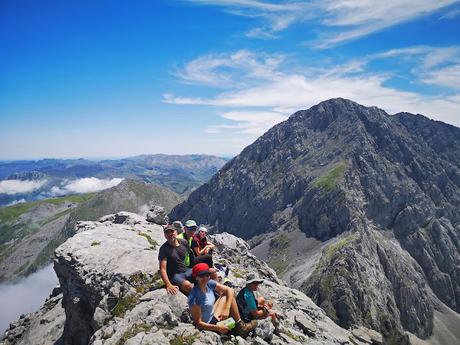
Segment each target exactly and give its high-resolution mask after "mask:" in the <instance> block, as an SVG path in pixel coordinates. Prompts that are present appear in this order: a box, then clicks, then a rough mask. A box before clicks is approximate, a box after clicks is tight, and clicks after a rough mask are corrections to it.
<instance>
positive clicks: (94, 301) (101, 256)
mask: <svg viewBox="0 0 460 345" xmlns="http://www.w3.org/2000/svg"><path fill="white" fill-rule="evenodd" d="M122 216H123V217H125V219H124V220H123V223H122V224H117V223H115V222H114V221H111V220H106V221H104V222H102V223H101V222H85V223H80V224H79V227H80V229H79V230H80V231H79V232H78V233H77V234H76V235H75V236H73V237H72V238H70V239H69V240H67V241H66V242H65V243H64V244H62V245H61V246H60V247H59V248H58V249H57V250H56V257H55V270H56V273H57V275H58V278H59V281H60V284H61V288H62V293H63V295H59V296H58V297H53V298H54V299H55V300H56V301H57V299H59V301H61V298H62V305H63V307H64V309H65V310H62V309H60V314H59V315H60V318H59V320H61V328H60V333H58V334H56V336H57V339H59V337H60V339H61V340H60V341H62V342H63V344H71V345H74V344H85V345H86V344H93V345H119V344H131V345H148V344H170V343H171V341H175V342H177V343H184V344H191V343H193V344H195V345H197V344H209V345H214V344H218V345H223V344H241V345H249V344H269V343H273V344H301V343H304V342H305V341H306V340H307V339H308V337H307V336H306V335H304V333H303V332H302V329H301V328H300V327H299V326H298V325H297V324H295V322H292V321H291V316H292V315H294V314H293V313H295V315H297V316H298V317H301V315H303V316H304V317H305V318H306V319H308V320H312V321H311V322H312V323H313V324H314V325H315V326H316V329H317V331H316V333H315V336H314V338H310V340H313V342H312V344H315V342H316V343H317V344H331V345H339V344H343V340H344V339H348V338H349V337H351V333H350V332H349V331H347V330H345V329H343V328H341V327H339V326H338V325H336V324H335V323H334V322H333V321H332V320H331V319H329V318H328V317H327V316H326V313H325V312H324V311H323V310H321V309H320V308H318V307H317V306H316V305H315V304H314V303H313V302H312V300H311V299H310V298H308V297H307V296H306V295H305V294H303V293H302V292H300V291H298V290H294V289H291V288H289V287H287V286H285V284H282V282H281V281H280V279H279V278H278V277H277V276H276V273H275V272H274V271H273V270H272V269H270V268H269V267H268V266H267V265H266V264H265V263H264V262H262V261H260V260H259V259H257V258H256V257H255V256H254V255H252V254H251V253H250V252H249V251H248V250H247V248H248V245H247V243H245V242H244V241H243V240H241V239H238V238H236V237H235V236H233V235H230V234H218V235H215V236H213V235H210V240H211V241H212V242H213V243H215V244H216V249H215V253H214V258H215V261H216V262H219V263H223V264H227V265H228V266H229V268H230V274H229V278H230V280H231V281H232V283H233V284H234V285H235V286H236V292H238V291H239V289H241V288H242V287H243V286H244V279H243V278H242V277H244V276H246V275H247V274H248V273H250V272H257V273H258V274H259V275H260V276H261V277H262V278H263V279H264V284H262V285H261V286H260V293H261V294H262V295H263V296H265V297H266V298H267V300H272V301H273V303H274V308H275V310H276V311H277V312H278V313H279V315H280V320H281V325H280V327H279V333H278V334H277V335H275V334H274V327H273V325H272V323H271V321H270V320H268V319H266V320H261V321H260V324H259V327H258V328H257V330H256V331H255V332H253V334H251V335H250V336H249V337H247V338H246V339H243V338H241V337H235V336H233V335H225V336H220V335H219V334H217V333H214V332H209V331H199V330H198V329H196V328H195V327H194V326H193V325H192V323H191V319H190V315H189V310H188V305H187V298H186V297H185V296H184V295H183V294H181V293H179V294H176V295H173V296H172V295H168V294H167V293H166V290H165V289H164V288H162V287H161V285H157V284H156V283H155V281H156V280H158V274H157V270H158V262H157V256H158V249H159V244H161V243H163V242H164V238H163V230H162V227H161V226H159V225H156V224H152V223H150V222H147V221H146V220H145V219H144V220H142V219H141V220H140V221H139V218H138V217H137V216H136V215H134V214H128V213H122ZM115 218H116V217H114V218H113V219H114V220H115ZM118 219H120V218H118ZM226 243H228V246H226V245H225V244H226ZM61 296H62V297H61ZM55 300H53V301H55ZM53 303H54V302H53ZM57 305H58V304H55V305H54V308H56V306H57ZM49 307H50V306H49ZM64 316H65V326H64V330H63V332H62V326H63V325H64ZM37 322H38V324H39V325H38V326H37V327H38V328H30V325H31V324H35V323H37ZM47 325H48V323H46V322H45V323H44V324H41V325H40V322H39V321H38V319H36V316H30V317H27V321H26V319H24V320H23V321H20V322H19V323H18V324H17V326H16V327H13V329H17V331H16V333H18V334H22V336H21V337H15V336H14V335H13V333H11V334H7V337H6V338H5V339H4V342H5V345H6V344H8V345H12V344H16V343H18V342H17V340H15V339H18V338H20V339H24V341H22V340H21V341H22V342H21V344H24V345H26V344H29V345H37V344H40V342H36V340H37V338H31V337H25V335H26V334H31V332H32V330H33V332H34V334H38V335H42V334H43V333H44V332H47V329H48V328H47ZM312 327H313V326H312ZM16 333H14V334H16ZM8 336H9V337H10V338H13V341H10V340H8V339H9V338H8ZM44 344H45V343H44Z"/></svg>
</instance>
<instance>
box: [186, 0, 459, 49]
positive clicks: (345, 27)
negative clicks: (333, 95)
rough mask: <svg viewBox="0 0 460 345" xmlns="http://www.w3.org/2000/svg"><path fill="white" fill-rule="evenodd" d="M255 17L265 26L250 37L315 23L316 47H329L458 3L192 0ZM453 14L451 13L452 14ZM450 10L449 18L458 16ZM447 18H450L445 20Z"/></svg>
mask: <svg viewBox="0 0 460 345" xmlns="http://www.w3.org/2000/svg"><path fill="white" fill-rule="evenodd" d="M189 1H190V2H192V3H196V4H200V5H211V6H218V7H221V8H223V9H224V10H225V11H227V12H229V13H231V14H234V15H238V16H246V17H251V18H254V20H256V21H258V22H261V24H262V26H259V27H256V28H253V29H251V30H250V31H249V32H248V33H247V35H248V36H249V37H254V38H262V39H273V38H277V37H278V36H279V35H277V34H278V33H280V32H281V31H283V30H285V29H287V28H288V27H290V26H291V25H293V24H295V23H301V22H307V21H308V22H311V23H312V22H314V23H316V24H318V25H319V28H321V30H322V31H323V36H322V37H320V39H319V41H318V42H317V47H320V48H326V47H330V46H334V45H337V44H340V43H342V42H345V41H349V40H352V39H357V38H359V37H363V36H366V35H369V34H371V33H374V32H377V31H380V30H383V29H385V28H388V27H391V26H393V25H397V24H400V23H403V22H407V21H410V20H412V19H414V18H417V17H419V16H423V15H427V14H430V13H433V12H434V11H437V10H440V9H442V8H446V7H447V6H449V5H451V4H453V3H455V2H458V0H439V1H432V0H405V1H400V0H386V1H381V0H353V1H350V0H314V1H306V0H298V1H291V0H284V1H280V2H278V3H276V4H275V3H273V2H268V1H250V0H189ZM449 13H450V14H449ZM456 15H457V13H456V12H455V11H450V12H448V14H447V15H446V16H449V18H450V17H452V16H456ZM446 18H447V17H446Z"/></svg>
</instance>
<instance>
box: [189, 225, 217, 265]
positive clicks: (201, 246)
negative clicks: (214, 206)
mask: <svg viewBox="0 0 460 345" xmlns="http://www.w3.org/2000/svg"><path fill="white" fill-rule="evenodd" d="M207 232H208V229H206V228H205V227H204V226H201V227H200V228H199V229H198V234H195V236H193V240H192V244H191V248H192V250H193V253H194V254H195V259H196V260H200V259H201V261H200V262H206V263H207V264H208V265H209V266H214V264H213V261H212V250H213V249H214V247H215V246H214V244H212V243H211V242H209V241H208V239H207V238H206V234H207ZM206 256H207V258H208V259H207V260H204V258H205V257H206ZM196 260H195V261H196Z"/></svg>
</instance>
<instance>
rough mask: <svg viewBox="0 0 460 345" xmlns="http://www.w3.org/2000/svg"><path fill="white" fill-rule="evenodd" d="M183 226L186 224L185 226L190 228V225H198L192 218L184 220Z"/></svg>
mask: <svg viewBox="0 0 460 345" xmlns="http://www.w3.org/2000/svg"><path fill="white" fill-rule="evenodd" d="M185 226H186V227H187V228H191V227H194V226H195V227H198V226H197V225H196V223H195V221H194V220H192V219H189V220H187V221H186V222H185Z"/></svg>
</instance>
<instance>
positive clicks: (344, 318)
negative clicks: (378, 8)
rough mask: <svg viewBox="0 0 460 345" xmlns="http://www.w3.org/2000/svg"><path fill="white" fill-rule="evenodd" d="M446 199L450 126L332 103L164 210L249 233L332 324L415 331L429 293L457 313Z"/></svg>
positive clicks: (458, 169)
mask: <svg viewBox="0 0 460 345" xmlns="http://www.w3.org/2000/svg"><path fill="white" fill-rule="evenodd" d="M458 200H460V129H459V128H456V127H453V126H448V125H444V124H443V123H440V122H436V121H431V120H429V119H427V118H426V117H423V116H421V115H411V114H407V113H406V114H404V115H400V116H393V115H388V114H387V113H386V112H385V111H383V110H381V109H379V108H377V107H365V106H362V105H360V104H358V103H356V102H353V101H350V100H346V99H343V98H337V99H331V100H327V101H324V102H322V103H320V104H318V105H315V106H313V107H311V108H310V109H308V110H301V111H298V112H296V113H295V114H293V115H292V116H291V117H290V118H289V119H288V120H287V121H285V122H282V123H280V124H278V125H276V126H275V127H273V128H272V129H270V130H269V131H268V132H266V133H265V134H264V135H263V136H262V137H260V138H259V139H257V140H256V141H255V142H254V143H253V144H251V145H249V146H248V147H246V148H245V149H244V150H243V151H242V152H241V154H240V155H238V156H237V157H235V158H234V159H233V160H232V161H230V162H229V163H228V164H227V165H226V166H225V167H224V169H221V170H220V171H219V173H218V174H216V175H215V176H214V177H213V178H212V179H211V181H210V182H209V183H207V184H205V185H203V186H201V187H200V188H198V189H197V190H195V191H194V192H193V193H192V194H191V195H190V197H189V198H188V200H186V201H184V202H183V203H181V204H179V205H178V206H176V207H175V208H174V209H173V211H172V213H171V215H170V217H171V218H172V219H183V220H185V219H188V218H189V217H193V218H194V219H195V220H196V221H197V222H200V223H203V224H209V225H211V226H212V227H213V228H214V230H215V231H219V232H220V231H227V232H231V233H234V234H236V235H239V236H241V237H243V238H245V239H251V238H255V239H258V240H257V241H256V240H255V241H256V243H258V244H259V245H260V251H259V252H260V253H265V254H261V255H265V258H266V259H267V260H269V262H271V263H272V265H273V266H274V267H276V268H277V269H278V273H280V274H281V275H282V276H283V278H286V279H288V282H289V283H290V284H292V285H293V286H295V287H299V288H301V289H302V290H303V291H305V292H307V293H309V294H310V296H312V297H314V299H315V301H316V302H317V303H318V304H319V305H321V306H323V307H324V308H325V309H326V310H329V313H328V314H329V316H330V317H331V318H333V319H334V320H336V321H337V322H338V323H339V324H340V325H342V326H347V325H350V324H364V325H366V326H370V327H373V328H375V329H378V330H380V331H381V332H383V333H384V334H386V336H388V337H391V336H393V335H394V334H401V333H400V332H401V330H408V331H410V332H413V333H415V334H417V335H418V336H420V337H423V338H425V337H427V336H429V335H430V334H431V333H432V332H433V309H434V305H435V304H436V303H437V302H436V299H439V300H440V301H442V302H443V303H445V304H446V305H447V306H448V307H449V308H451V309H452V310H454V311H457V312H458V311H460V283H459V282H460V276H459V275H458V274H459V273H458V272H459V271H458V269H456V268H455V267H457V268H458V262H459V261H460V253H459V250H458V248H460V239H459V237H458V231H459V224H460V208H459V203H458ZM353 233H355V234H358V235H356V236H357V238H358V239H356V236H355V235H350V234H353ZM382 233H386V234H388V237H389V238H392V240H389V239H388V238H386V237H383V236H382V235H381V234H382ZM433 233H436V235H435V236H434V235H433ZM262 234H263V236H262ZM294 234H295V235H294ZM259 235H260V236H259ZM440 238H442V243H443V246H444V245H445V246H446V247H444V249H445V250H444V249H443V250H441V249H440V247H439V245H438V244H437V243H439V241H438V240H439V239H440ZM325 241H329V242H325ZM394 241H395V242H397V243H398V245H397V246H395V245H394ZM335 242H337V243H338V244H337V245H334V244H333V243H335ZM312 243H316V245H315V246H314V245H312ZM320 243H323V244H321V245H320ZM331 243H332V244H331ZM325 246H329V248H330V249H329V248H328V249H326V250H325V251H324V252H321V248H324V247H325ZM421 248H423V249H422V250H421ZM296 253H297V254H296ZM299 253H300V254H299ZM347 257H350V258H353V259H346V258H347ZM319 258H321V261H320V260H319ZM369 263H372V265H371V266H369ZM373 267H377V268H376V269H374V268H373ZM396 267H404V270H398V269H395V268H396ZM327 268H331V269H332V268H334V270H333V271H332V272H333V273H331V271H330V270H328V269H327ZM363 270H364V271H365V273H364V274H361V273H359V272H363ZM312 272H316V273H315V274H311V273H312ZM421 272H423V274H421ZM434 272H436V273H434ZM369 277H373V278H369ZM325 282H327V284H326V283H325ZM347 282H348V283H347ZM370 282H372V283H370ZM344 284H345V285H344ZM347 284H348V285H347ZM362 286H366V291H363V290H362V289H361V287H362ZM428 288H431V289H432V290H433V291H434V293H435V295H436V297H434V298H433V297H430V296H429V295H428V294H427V292H426V291H427V289H428ZM344 291H346V296H348V297H346V298H345V297H343V296H344ZM377 291H381V292H377ZM400 291H405V293H407V295H410V296H413V298H411V299H410V300H407V299H404V298H401V294H400ZM363 294H364V295H366V296H367V295H372V294H375V296H380V297H379V298H377V297H375V298H374V299H369V300H368V301H367V302H366V303H363V300H362V299H360V298H361V297H362V295H363ZM359 296H361V297H359ZM344 298H345V299H346V300H347V301H344ZM363 298H364V297H363ZM385 299H386V301H392V302H391V303H390V304H386V301H385ZM420 306H423V308H422V309H421V307H420ZM374 310H380V311H381V312H380V313H379V314H373V313H374ZM409 310H414V311H415V314H411V313H410V312H408V311H409ZM388 319H390V320H394V322H392V323H391V324H389V323H388V322H387V321H386V320H388Z"/></svg>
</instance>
